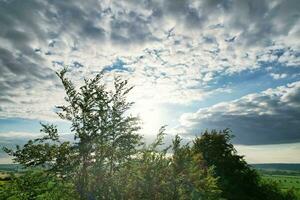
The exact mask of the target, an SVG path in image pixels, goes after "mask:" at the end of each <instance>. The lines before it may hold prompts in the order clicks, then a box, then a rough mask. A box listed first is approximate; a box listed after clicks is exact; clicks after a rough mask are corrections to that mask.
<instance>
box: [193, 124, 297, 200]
mask: <svg viewBox="0 0 300 200" xmlns="http://www.w3.org/2000/svg"><path fill="white" fill-rule="evenodd" d="M232 137H233V136H232V135H231V131H230V130H229V129H225V130H222V131H219V132H218V131H216V130H212V131H211V132H209V131H205V132H204V133H203V134H202V135H201V136H200V137H197V138H196V139H195V140H194V143H193V149H194V151H195V152H197V153H199V154H201V155H203V158H204V160H205V162H206V163H207V165H208V166H211V167H214V170H215V174H216V176H217V177H219V179H218V180H219V181H218V182H219V186H220V188H221V190H222V196H223V197H224V198H225V199H228V200H240V199H243V200H247V199H248V200H260V199H265V200H276V199H278V200H292V199H296V197H295V196H294V195H293V194H292V193H288V194H286V193H284V192H281V191H280V190H279V189H278V187H276V186H274V185H272V184H268V183H266V182H263V181H262V180H261V177H260V176H259V174H258V173H257V172H256V170H254V169H253V168H251V167H250V166H249V165H248V164H247V163H246V161H245V160H244V158H243V156H240V155H238V154H237V151H236V150H235V148H234V146H233V144H232V143H231V142H230V140H231V139H232Z"/></svg>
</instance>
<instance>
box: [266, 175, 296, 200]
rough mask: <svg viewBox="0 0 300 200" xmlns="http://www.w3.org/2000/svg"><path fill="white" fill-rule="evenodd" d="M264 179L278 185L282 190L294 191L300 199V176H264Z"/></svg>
mask: <svg viewBox="0 0 300 200" xmlns="http://www.w3.org/2000/svg"><path fill="white" fill-rule="evenodd" d="M263 178H264V179H265V180H268V181H272V182H275V183H277V184H278V186H279V187H280V188H281V189H282V190H289V189H294V190H295V192H296V194H297V196H298V197H299V199H300V176H299V175H293V176H290V175H277V174H273V175H272V174H263Z"/></svg>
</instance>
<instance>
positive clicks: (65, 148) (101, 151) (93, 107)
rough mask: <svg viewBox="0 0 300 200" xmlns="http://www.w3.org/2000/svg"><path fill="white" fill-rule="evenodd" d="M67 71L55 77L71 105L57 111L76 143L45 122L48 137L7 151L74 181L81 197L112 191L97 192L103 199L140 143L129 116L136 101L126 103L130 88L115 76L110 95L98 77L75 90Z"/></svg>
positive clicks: (135, 120)
mask: <svg viewBox="0 0 300 200" xmlns="http://www.w3.org/2000/svg"><path fill="white" fill-rule="evenodd" d="M66 73H67V69H66V68H65V69H63V70H62V71H60V72H59V73H57V75H58V77H59V78H60V79H61V81H62V84H63V86H64V88H65V92H66V97H65V100H66V102H67V105H63V106H58V107H57V108H59V109H60V112H58V115H59V117H60V118H61V119H63V120H67V121H69V122H70V123H71V132H72V133H73V134H74V141H73V142H62V141H61V140H60V138H59V134H58V130H57V128H56V126H54V125H46V124H42V130H41V132H43V133H45V134H46V136H44V137H42V138H38V139H35V140H29V141H28V143H27V144H25V145H24V147H23V148H20V147H19V146H17V148H16V150H11V149H7V148H6V149H5V151H6V152H7V153H9V154H10V155H12V156H13V157H14V161H15V162H18V163H20V164H22V165H24V166H26V167H42V168H44V169H45V170H47V172H48V173H52V174H55V175H56V176H58V177H60V178H62V179H68V180H70V181H71V182H74V183H75V187H76V191H77V192H78V193H79V195H80V198H81V199H94V198H96V197H95V195H94V194H96V193H97V192H96V190H99V188H101V186H106V187H108V188H106V189H107V190H106V192H104V193H103V194H98V195H99V196H101V197H104V196H105V193H110V190H111V188H109V187H110V186H111V185H110V184H106V182H109V180H110V177H112V176H113V175H114V173H115V172H116V171H118V170H119V168H120V167H121V166H122V165H123V163H125V162H126V161H127V160H130V159H131V156H132V155H133V154H135V153H136V147H137V146H139V145H140V144H141V136H139V135H138V134H137V131H138V130H139V128H140V127H139V126H138V118H136V117H133V116H131V115H129V114H128V113H127V111H128V110H129V108H130V107H131V106H132V104H133V103H131V102H127V101H126V95H127V94H128V92H130V90H131V89H132V87H128V86H127V84H128V83H127V81H126V80H125V81H123V80H121V79H120V77H116V78H115V80H114V90H112V91H108V90H107V89H106V85H105V84H104V83H101V81H102V77H103V73H100V74H98V75H97V76H96V77H95V78H93V79H90V80H86V79H85V80H84V82H85V85H83V86H82V87H80V89H79V91H77V90H76V88H75V86H74V84H73V83H72V82H71V81H70V80H69V79H68V78H67V77H66ZM95 186H97V187H98V188H96V187H95ZM103 195H104V196H103Z"/></svg>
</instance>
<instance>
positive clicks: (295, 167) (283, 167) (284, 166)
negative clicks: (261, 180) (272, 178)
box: [251, 163, 300, 171]
mask: <svg viewBox="0 0 300 200" xmlns="http://www.w3.org/2000/svg"><path fill="white" fill-rule="evenodd" d="M251 166H253V167H254V168H256V169H260V170H274V171H275V170H280V171H300V163H299V164H298V163H297V164H294V163H270V164H269V163H268V164H251Z"/></svg>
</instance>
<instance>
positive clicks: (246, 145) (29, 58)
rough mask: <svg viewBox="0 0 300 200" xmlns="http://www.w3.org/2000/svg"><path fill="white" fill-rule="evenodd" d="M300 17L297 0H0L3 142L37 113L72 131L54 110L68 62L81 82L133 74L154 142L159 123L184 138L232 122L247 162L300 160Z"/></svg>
mask: <svg viewBox="0 0 300 200" xmlns="http://www.w3.org/2000/svg"><path fill="white" fill-rule="evenodd" d="M299 24H300V3H299V1H298V0H286V1H283V0H273V1H267V0H265V1H264V0H244V1H239V0H215V1H210V0H203V1H198V0H197V1H196V0H127V1H118V0H102V1H97V0H87V1H76V0H75V1H74V0H73V1H60V0H45V1H40V0H32V1H22V0H6V1H0V27H1V29H0V145H1V146H13V145H14V144H17V143H18V144H22V143H24V142H25V141H26V140H28V139H29V138H33V137H35V136H37V135H39V134H40V133H39V129H40V125H39V123H40V122H46V123H55V124H57V125H58V127H59V130H60V132H61V134H62V135H63V136H64V137H69V134H70V133H69V129H68V124H67V122H65V121H62V120H60V119H59V118H58V117H57V116H56V114H55V111H56V109H55V106H56V105H63V104H64V98H63V97H64V91H63V87H62V85H61V83H60V81H59V79H58V78H57V77H56V75H55V71H58V70H60V69H61V68H62V67H63V66H69V76H70V78H71V79H72V80H73V81H74V83H75V85H76V86H80V85H81V84H82V83H83V79H84V78H89V77H92V76H94V75H95V74H97V73H99V72H100V71H105V72H106V75H105V79H104V81H105V82H106V83H107V84H108V87H110V84H111V82H112V79H113V76H115V75H121V76H122V77H124V78H126V79H128V80H129V83H130V84H131V85H134V86H135V87H134V89H133V91H132V93H131V94H130V95H129V100H131V101H134V102H135V105H134V106H133V108H132V113H133V114H135V115H138V116H140V118H141V122H142V127H143V128H142V130H141V134H143V135H144V136H145V140H146V141H147V142H148V141H151V140H152V139H153V138H154V136H155V135H156V133H157V131H158V129H159V127H160V126H162V125H168V128H167V132H168V134H169V135H170V136H172V135H175V134H180V135H181V136H182V137H183V138H186V139H187V140H189V139H190V138H193V137H194V136H195V135H199V134H200V133H201V131H203V130H205V129H213V128H216V129H224V128H227V127H229V128H231V129H232V131H233V134H234V135H235V138H234V140H233V142H234V144H235V145H236V148H237V149H238V151H239V152H240V153H241V154H243V155H245V158H246V160H248V161H249V162H252V163H264V162H300V157H299V156H298V155H299V153H300V132H299V130H300V41H299V38H300V26H299ZM168 138H171V137H168ZM0 162H2V163H4V162H9V158H8V157H7V156H6V155H5V154H4V153H3V152H0Z"/></svg>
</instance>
